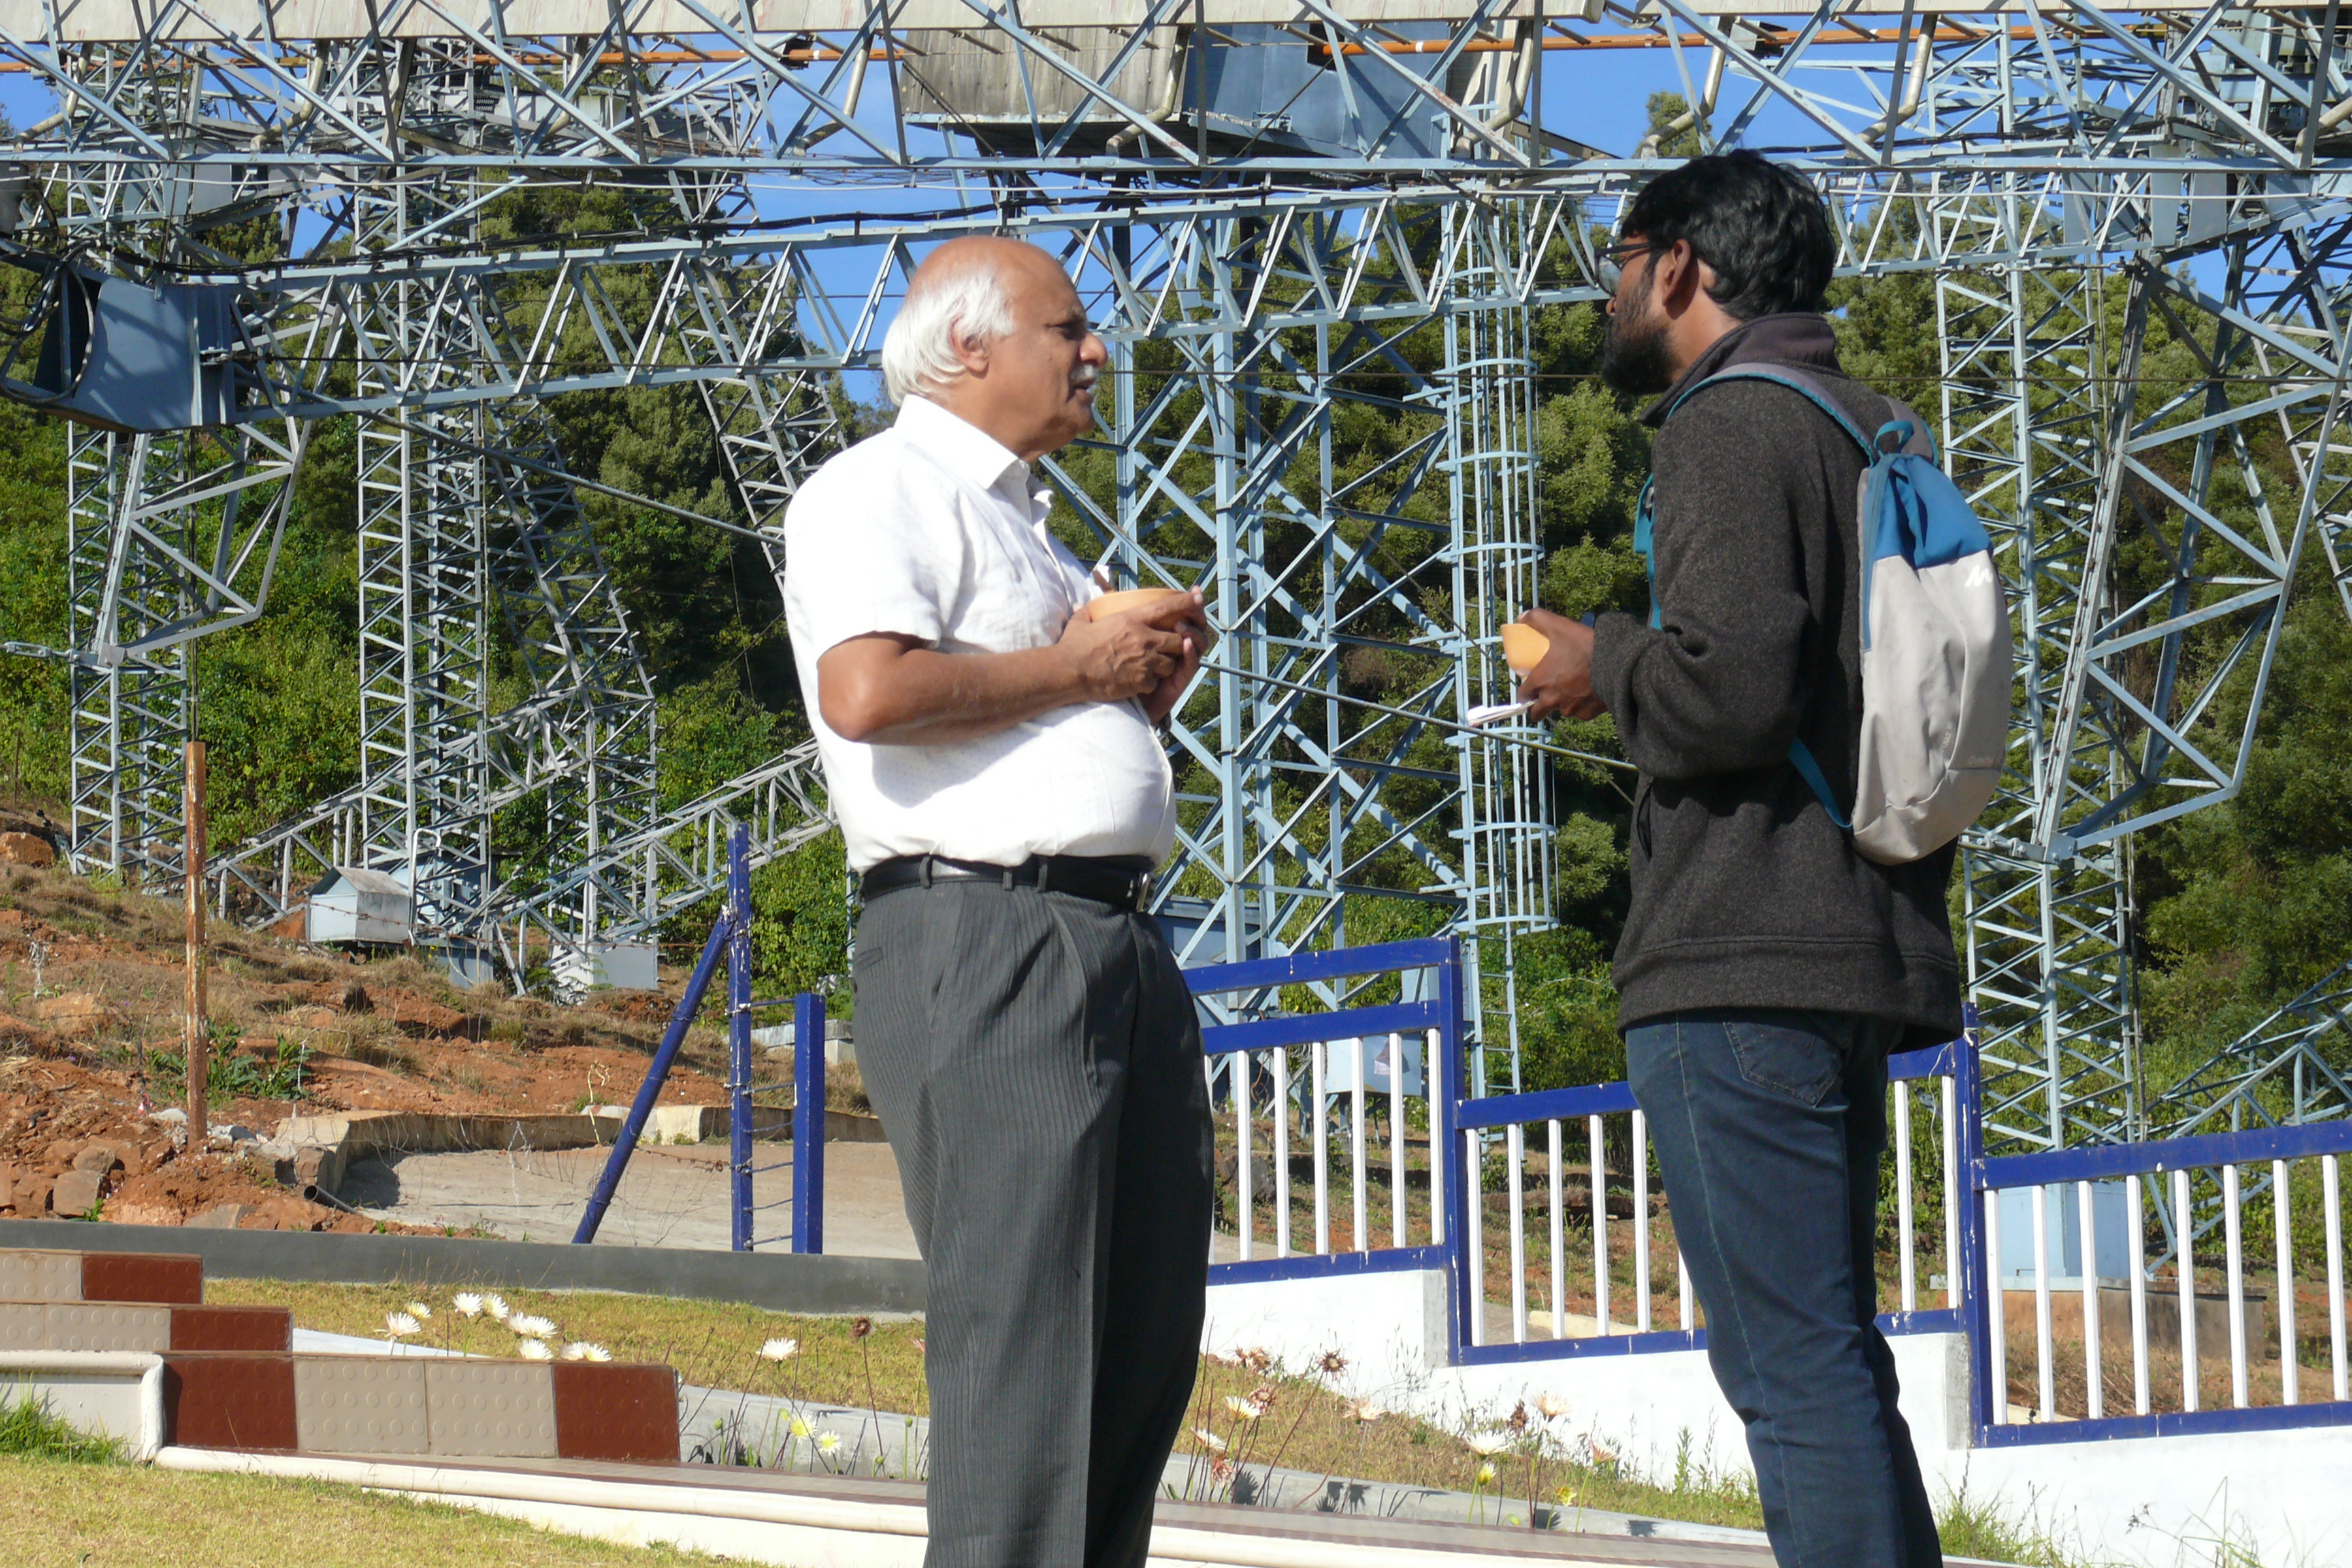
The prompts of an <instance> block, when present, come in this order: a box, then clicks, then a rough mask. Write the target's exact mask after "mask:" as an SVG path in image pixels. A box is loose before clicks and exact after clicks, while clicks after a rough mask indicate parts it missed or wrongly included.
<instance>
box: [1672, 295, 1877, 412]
mask: <svg viewBox="0 0 2352 1568" xmlns="http://www.w3.org/2000/svg"><path fill="white" fill-rule="evenodd" d="M1759 360H1762V361H1769V362H1771V363H1775V364H1798V365H1803V366H1805V367H1806V368H1807V369H1809V370H1820V371H1827V372H1828V373H1829V374H1832V375H1843V374H1845V372H1844V371H1843V370H1841V369H1839V368H1838V357H1837V330H1836V329H1835V328H1834V327H1832V326H1831V325H1830V319H1829V318H1828V317H1827V316H1823V315H1819V314H1817V313H1815V312H1813V311H1811V310H1790V311H1786V312H1784V313H1782V314H1780V315H1777V316H1759V317H1757V318H1756V319H1755V320H1754V321H1743V322H1741V323H1740V324H1739V325H1738V326H1736V327H1734V328H1732V329H1731V331H1727V332H1726V333H1724V334H1723V336H1721V337H1719V338H1717V339H1716V340H1715V342H1714V343H1713V344H1711V345H1710V346H1709V347H1708V349H1707V351H1706V353H1703V354H1701V355H1699V356H1698V358H1697V359H1696V360H1695V361H1693V362H1692V363H1691V367H1690V369H1688V370H1686V371H1685V372H1683V374H1682V379H1681V380H1679V381H1677V382H1675V384H1674V385H1673V387H1671V388H1670V389H1669V390H1668V391H1667V393H1666V395H1664V397H1661V398H1659V399H1658V400H1657V401H1656V402H1655V403H1653V404H1651V405H1650V406H1649V407H1647V408H1645V409H1643V411H1642V423H1643V424H1644V425H1647V426H1650V427H1651V428H1653V429H1655V428H1656V427H1657V426H1661V425H1663V424H1664V423H1665V422H1666V414H1667V412H1668V411H1669V410H1670V409H1672V408H1673V407H1674V405H1675V399H1677V398H1679V397H1681V396H1682V395H1683V394H1684V393H1685V392H1688V391H1689V390H1690V389H1691V388H1692V387H1694V386H1696V385H1697V384H1699V383H1700V382H1702V381H1705V380H1706V378H1707V377H1708V376H1710V375H1713V374H1715V373H1716V372H1717V371H1719V370H1727V369H1728V368H1730V367H1731V366H1733V365H1735V364H1752V363H1756V362H1758V361H1759Z"/></svg>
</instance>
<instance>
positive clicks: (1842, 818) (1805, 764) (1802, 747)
mask: <svg viewBox="0 0 2352 1568" xmlns="http://www.w3.org/2000/svg"><path fill="white" fill-rule="evenodd" d="M1789 763H1790V766H1791V767H1793V768H1795V769H1796V770H1797V772H1798V773H1801V774H1802V775H1803V776H1804V780H1805V782H1806V783H1807V784H1811V785H1812V786H1813V794H1814V795H1816V796H1818V797H1819V798H1820V800H1821V803H1822V810H1823V811H1826V812H1828V813H1829V814H1830V820H1831V821H1832V822H1834V823H1836V824H1837V825H1838V826H1840V827H1843V828H1844V829H1846V830H1847V831H1848V832H1852V831H1853V823H1852V822H1850V821H1848V820H1847V819H1846V815H1845V813H1844V812H1843V811H1840V810H1839V809H1838V803H1837V796H1836V795H1833V794H1832V793H1831V791H1830V781H1829V777H1828V775H1827V774H1825V773H1822V764H1821V763H1818V762H1816V761H1815V760H1814V759H1813V749H1812V748H1811V746H1808V745H1806V744H1805V742H1803V741H1801V740H1798V739H1795V738H1793V737H1792V738H1791V739H1790V742H1789Z"/></svg>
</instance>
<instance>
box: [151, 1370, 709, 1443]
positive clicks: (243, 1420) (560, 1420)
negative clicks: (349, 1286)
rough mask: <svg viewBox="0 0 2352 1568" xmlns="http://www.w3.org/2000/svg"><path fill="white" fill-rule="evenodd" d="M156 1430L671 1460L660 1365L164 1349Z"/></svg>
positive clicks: (205, 1437) (227, 1438)
mask: <svg viewBox="0 0 2352 1568" xmlns="http://www.w3.org/2000/svg"><path fill="white" fill-rule="evenodd" d="M162 1436H163V1443H165V1444H167V1445H172V1444H176V1445H182V1446H188V1447H211V1448H245V1449H271V1450H280V1451H289V1452H297V1453H332V1454H344V1455H350V1454H383V1455H387V1456H395V1457H397V1456H406V1457H411V1458H425V1457H428V1456H430V1457H450V1458H458V1457H463V1458H544V1459H555V1458H565V1459H613V1460H622V1459H626V1460H642V1461H658V1462H664V1463H675V1462H676V1461H677V1457H678V1446H677V1374H676V1373H673V1372H671V1371H670V1369H669V1368H668V1367H667V1366H656V1365H631V1364H628V1363H620V1362H531V1361H503V1360H491V1359H488V1358H486V1357H482V1358H478V1357H465V1358H446V1359H439V1358H409V1357H400V1356H375V1357H370V1356H353V1355H302V1354H299V1353H298V1354H274V1355H256V1354H245V1353H236V1352H208V1353H196V1354H180V1353H173V1354H171V1355H167V1356H165V1357H164V1358H163V1435H162Z"/></svg>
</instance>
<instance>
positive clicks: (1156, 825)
mask: <svg viewBox="0 0 2352 1568" xmlns="http://www.w3.org/2000/svg"><path fill="white" fill-rule="evenodd" d="M1030 485H1031V477H1030V472H1029V465H1028V464H1026V463H1024V462H1023V461H1022V460H1021V459H1020V458H1017V457H1015V456H1013V453H1011V452H1009V451H1007V450H1005V449H1004V447H1002V446H1001V445H999V444H998V443H997V442H996V441H995V440H994V439H992V437H989V436H988V435H987V434H985V433H984V432H982V430H980V429H978V428H977V427H975V426H971V425H968V424H966V423H965V422H964V421H963V420H961V419H959V418H958V417H956V416H954V415H952V414H950V413H949V412H948V411H947V410H946V409H944V408H942V407H940V405H938V404H935V403H931V402H929V401H927V400H926V399H924V398H921V397H909V398H908V400H907V402H906V405H905V406H904V407H903V408H902V409H900V411H899V414H898V423H897V424H895V425H893V426H891V427H890V428H889V429H887V430H886V431H883V432H882V433H881V434H880V435H877V436H874V437H869V438H868V439H866V440H864V441H861V442H859V443H858V444H857V445H856V446H855V447H851V448H850V449H849V450H847V451H845V452H844V453H842V454H841V455H840V456H838V457H836V458H834V459H833V460H832V461H831V462H828V463H826V464H825V465H824V467H823V468H819V469H818V470H817V471H816V473H815V474H814V475H813V476H811V477H810V479H808V481H807V482H806V483H805V484H803V486H802V487H801V490H800V493H799V494H798V495H797V496H795V497H794V498H793V503H792V506H791V509H790V510H788V511H787V512H786V513H785V515H784V620H785V624H786V626H789V627H790V628H791V632H792V639H793V660H794V662H795V663H796V664H797V665H798V666H799V668H800V676H801V691H802V693H803V696H804V698H805V699H806V700H807V703H808V711H809V721H810V723H811V724H813V725H814V727H815V730H816V738H817V751H818V754H819V755H820V756H821V757H822V758H823V759H824V776H825V784H826V787H827V789H828V790H829V792H830V793H831V795H832V800H833V809H834V814H835V816H837V817H839V818H840V821H841V827H842V833H843V836H844V837H845V839H846V840H847V845H848V851H849V864H850V868H851V869H853V870H859V871H862V870H865V869H866V868H868V867H871V866H873V865H875V864H876V863H877V862H879V861H882V860H887V859H889V858H893V857H895V856H900V855H943V856H947V857H949V858H953V859H959V860H979V861H984V862H987V863H989V864H991V865H999V866H1011V865H1017V864H1019V863H1020V862H1022V861H1023V860H1025V859H1027V858H1029V857H1030V856H1032V855H1120V856H1148V857H1150V858H1151V859H1152V860H1154V861H1158V860H1160V859H1162V858H1165V857H1166V855H1167V853H1168V849H1169V847H1170V845H1171V843H1172V842H1173V840H1174V837H1175V815H1174V810H1173V806H1172V803H1171V792H1172V785H1173V781H1172V778H1171V773H1170V771H1169V766H1168V758H1167V755H1166V753H1165V752H1162V751H1161V749H1160V742H1159V737H1158V736H1156V735H1155V734H1154V733H1153V732H1152V729H1151V725H1150V721H1148V720H1147V719H1146V718H1145V717H1144V715H1143V709H1142V707H1141V705H1140V704H1139V703H1137V702H1134V701H1126V702H1082V703H1077V704H1074V705H1072V706H1070V707H1067V708H1057V709H1055V710H1052V711H1051V712H1047V713H1041V714H1039V715H1038V716H1037V717H1036V718H1034V719H1028V720H1024V721H1022V722H1020V723H1017V724H1013V725H1011V726H1009V727H1007V728H1005V729H1003V730H1000V731H996V732H995V733H993V734H991V735H985V736H982V738H980V739H978V740H974V741H961V742H955V743H954V744H951V745H939V746H894V745H869V744H863V743H859V742H851V741H845V740H844V739H842V738H841V736H839V735H837V734H835V732H834V731H832V730H831V729H830V728H828V727H827V726H826V724H825V722H824V714H823V713H822V712H820V711H819V709H818V703H817V670H816V663H817V659H818V658H820V657H822V656H823V655H824V653H825V651H826V650H827V649H829V648H832V647H835V646H836V645H837V644H840V643H842V642H845V641H846V640H848V639H849V638H851V637H863V636H866V635H869V634H871V633H876V632H893V633H897V634H898V635H900V636H904V637H919V638H920V639H921V640H922V641H923V642H924V643H926V644H928V645H929V646H930V647H935V648H937V649H939V650H940V652H942V653H1012V652H1015V651H1017V650H1019V649H1022V648H1030V647H1043V646H1045V645H1046V644H1048V643H1053V642H1057V641H1059V640H1060V638H1061V636H1062V629H1063V627H1064V626H1066V624H1067V623H1068V621H1069V618H1070V616H1071V614H1072V612H1074V611H1075V610H1076V608H1077V607H1078V606H1079V605H1082V604H1084V603H1086V602H1087V600H1088V599H1090V598H1092V597H1094V595H1095V594H1096V593H1097V588H1096V586H1095V584H1093V582H1092V581H1091V580H1090V579H1089V578H1088V576H1087V569H1086V568H1085V566H1083V565H1081V564H1080V563H1079V562H1078V560H1077V558H1076V556H1074V555H1072V554H1071V553H1070V552H1068V551H1067V550H1066V549H1064V548H1063V547H1062V546H1061V545H1060V544H1059V543H1057V542H1055V540H1054V538H1053V536H1052V535H1051V534H1049V533H1048V532H1046V531H1045V516H1046V513H1047V511H1048V510H1050V509H1051V506H1052V497H1053V492H1052V491H1051V490H1045V489H1040V490H1034V491H1033V490H1032V489H1031V488H1030Z"/></svg>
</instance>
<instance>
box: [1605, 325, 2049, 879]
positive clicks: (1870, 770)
mask: <svg viewBox="0 0 2352 1568" xmlns="http://www.w3.org/2000/svg"><path fill="white" fill-rule="evenodd" d="M1723 381H1772V382H1778V383H1780V384H1781V385H1782V386H1785V387H1788V388H1789V389H1790V391H1792V392H1795V393H1797V394H1799V395H1801V396H1803V397H1806V398H1808V399H1810V400H1811V402H1812V403H1813V404H1814V405H1816V406H1817V407H1819V408H1820V409H1821V410H1822V413H1824V414H1827V415H1828V416H1830V417H1831V418H1832V419H1833V420H1835V421H1836V422H1837V426H1838V428H1839V429H1841V430H1843V431H1844V432H1845V433H1846V434H1847V435H1848V436H1850V437H1853V441H1854V444H1855V445H1856V446H1858V447H1861V448H1862V450H1863V455H1864V458H1866V459H1867V461H1868V465H1869V466H1868V467H1866V468H1864V470H1863V473H1862V485H1861V495H1860V504H1859V505H1858V506H1857V507H1856V509H1855V512H1856V516H1857V518H1858V519H1859V522H1860V531H1861V535H1862V537H1861V552H1860V560H1861V563H1862V738H1861V745H1860V747H1859V749H1858V751H1857V752H1856V766H1855V777H1854V801H1853V814H1852V816H1851V817H1850V818H1849V816H1848V815H1847V814H1846V813H1845V812H1844V811H1843V810H1841V809H1840V808H1839V803H1838V800H1837V797H1836V796H1835V795H1833V794H1832V793H1831V790H1830V784H1829V780H1828V779H1827V778H1826V777H1825V776H1824V775H1823V774H1822V768H1821V763H1819V762H1817V761H1816V760H1815V759H1814V757H1813V753H1812V752H1811V748H1809V747H1808V746H1806V744H1805V742H1803V741H1802V740H1801V739H1795V740H1791V741H1790V742H1789V762H1790V765H1791V766H1793V767H1794V768H1795V769H1796V770H1797V772H1798V773H1801V775H1803V777H1804V780H1805V782H1806V783H1807V784H1811V786H1812V791H1813V794H1814V795H1818V796H1819V797H1820V798H1821V803H1822V806H1823V807H1824V808H1825V809H1826V810H1827V811H1828V812H1829V815H1830V820H1831V821H1832V822H1834V823H1836V824H1837V825H1838V826H1840V827H1843V828H1846V829H1847V830H1848V831H1850V832H1851V833H1852V834H1853V843H1854V847H1855V848H1857V849H1859V850H1860V851H1861V852H1862V853H1863V854H1864V856H1865V857H1867V858H1870V859H1872V860H1875V861H1877V862H1878V863H1879V864H1881V865H1884V866H1899V865H1902V864H1904V863H1905V862H1906V861H1911V860H1917V859H1920V858H1923V857H1925V856H1927V855H1929V854H1932V853H1933V852H1934V851H1936V850H1937V849H1939V848H1941V847H1944V846H1945V845H1947V844H1948V843H1950V842H1951V841H1952V840H1953V839H1955V838H1957V837H1959V836H1960V834H1961V832H1962V831H1963V830H1964V829H1966V828H1967V827H1968V826H1969V824H1971V823H1973V822H1974V821H1976V819H1977V816H1978V814H1979V812H1981V811H1983V810H1984V808H1985V806H1986V805H1988V804H1989V803H1990V801H1991V800H1992V796H1993V791H1994V790H1995V789H1996V788H1997V787H1998V786H1999V784H2000V772H2001V763H2002V759H2003V754H2004V752H2006V750H2007V748H2008V744H2009V704H2010V675H2011V659H2012V652H2011V640H2010V628H2009V606H2008V604H2007V602H2006V600H2005V599H2004V598H2003V596H2002V594H2001V585H2000V573H1999V572H1997V571H1996V570H1994V567H1993V561H1992V545H1991V542H1990V540H1989V539H1988V538H1987V537H1986V535H1985V530H1984V524H1983V523H1982V522H1980V521H1978V520H1977V514H1976V512H1975V511H1974V510H1972V509H1971V508H1970V507H1969V502H1968V498H1967V497H1965V496H1963V495H1962V494H1961V493H1960V489H1959V487H1958V485H1955V484H1954V483H1952V481H1951V479H1950V478H1949V477H1948V476H1947V475H1946V474H1945V473H1944V471H1943V470H1942V469H1941V468H1937V466H1936V461H1935V458H1936V448H1935V443H1934V441H1933V440H1932V439H1931V438H1930V437H1928V435H1927V422H1926V421H1925V420H1923V419H1921V418H1920V417H1919V416H1917V415H1916V414H1914V413H1913V412H1912V411H1911V410H1910V409H1909V408H1908V407H1906V406H1905V405H1903V404H1901V403H1897V402H1895V400H1894V399H1892V398H1888V399H1887V400H1886V401H1887V405H1888V408H1889V410H1890V411H1891V413H1892V415H1893V417H1891V418H1889V419H1888V420H1887V421H1886V423H1885V424H1884V425H1882V426H1879V427H1878V437H1877V439H1875V440H1873V439H1871V438H1869V437H1865V436H1864V434H1863V433H1862V428H1861V426H1857V425H1856V424H1855V423H1854V422H1853V416H1851V415H1849V414H1847V413H1846V411H1845V409H1844V408H1843V406H1842V405H1840V404H1839V403H1838V401H1837V399H1835V398H1834V397H1832V396H1831V395H1830V394H1829V392H1828V390H1827V389H1826V388H1824V387H1823V386H1822V384H1821V383H1819V382H1817V381H1815V380H1814V379H1813V378H1812V377H1811V376H1810V375H1808V374H1805V373H1804V372H1803V371H1801V370H1798V369H1796V368H1794V367H1793V366H1789V365H1777V364H1776V365H1769V366H1767V365H1760V364H1743V365H1737V366H1734V367H1732V368H1731V369H1729V370H1722V371H1717V373H1716V374H1713V375H1711V376H1708V377H1707V378H1706V380H1704V381H1702V382H1700V383H1699V384H1698V385H1697V386H1694V387H1692V388H1691V389H1690V391H1689V392H1685V393H1684V394H1683V395H1682V396H1681V397H1678V398H1676V399H1675V404H1674V407H1675V408H1680V407H1681V406H1682V405H1683V404H1685V402H1688V401H1689V400H1690V398H1691V396H1692V395H1694V394H1696V393H1697V392H1698V391H1699V390H1700V389H1701V388H1703V387H1708V386H1713V385H1714V384H1717V382H1723ZM1672 412H1673V410H1672V409H1669V410H1668V413H1669V415H1671V414H1672ZM1651 483H1653V484H1654V483H1655V480H1654V479H1653V480H1652V481H1651ZM1652 522H1653V519H1652V515H1651V510H1650V485H1649V484H1644V485H1643V487H1642V499H1641V504H1640V508H1639V510H1638V512H1637V513H1636V516H1635V519H1634V523H1633V548H1634V549H1635V550H1636V551H1638V552H1640V553H1641V556H1642V561H1643V564H1644V565H1645V566H1647V567H1649V569H1650V585H1651V593H1650V602H1651V610H1650V624H1651V625H1652V626H1658V625H1660V624H1661V616H1660V613H1659V610H1658V608H1657V569H1656V563H1655V562H1654V559H1653V556H1652V550H1651V542H1650V539H1651V528H1652Z"/></svg>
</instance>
